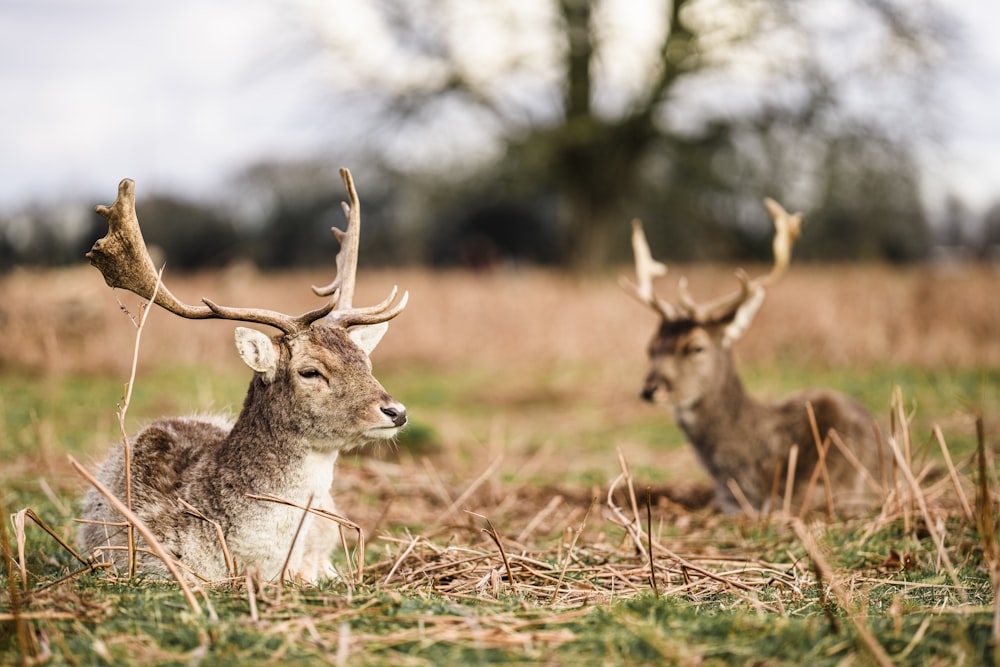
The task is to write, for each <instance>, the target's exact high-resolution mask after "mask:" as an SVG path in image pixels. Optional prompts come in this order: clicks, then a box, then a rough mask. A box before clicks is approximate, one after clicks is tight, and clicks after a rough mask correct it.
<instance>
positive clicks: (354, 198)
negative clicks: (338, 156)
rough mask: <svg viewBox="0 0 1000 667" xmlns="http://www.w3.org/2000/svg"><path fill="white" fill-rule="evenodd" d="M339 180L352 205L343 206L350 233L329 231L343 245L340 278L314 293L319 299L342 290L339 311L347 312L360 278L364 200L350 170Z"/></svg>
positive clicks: (343, 171) (338, 256)
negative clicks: (359, 261) (358, 277)
mask: <svg viewBox="0 0 1000 667" xmlns="http://www.w3.org/2000/svg"><path fill="white" fill-rule="evenodd" d="M340 177H341V178H342V179H343V181H344V187H345V188H346V189H347V196H348V197H349V198H350V200H351V203H350V204H348V203H347V202H341V203H340V205H341V206H342V207H343V209H344V216H345V217H346V218H347V230H346V231H341V230H340V229H337V228H336V227H331V228H330V231H331V232H333V236H334V238H336V239H337V242H338V243H340V250H339V251H338V252H337V260H336V263H337V276H336V277H335V278H334V279H333V282H331V283H330V284H329V285H327V286H326V287H316V286H315V285H313V288H312V289H313V292H315V293H316V294H318V295H319V296H329V295H331V294H333V293H334V292H335V291H336V290H337V289H339V290H340V297H339V299H338V301H337V305H338V307H339V308H344V309H346V308H350V307H351V304H352V303H353V301H354V285H355V283H356V280H357V274H358V252H359V249H360V247H361V200H360V199H359V198H358V191H357V189H355V187H354V177H353V176H351V171H350V169H346V168H342V169H341V170H340Z"/></svg>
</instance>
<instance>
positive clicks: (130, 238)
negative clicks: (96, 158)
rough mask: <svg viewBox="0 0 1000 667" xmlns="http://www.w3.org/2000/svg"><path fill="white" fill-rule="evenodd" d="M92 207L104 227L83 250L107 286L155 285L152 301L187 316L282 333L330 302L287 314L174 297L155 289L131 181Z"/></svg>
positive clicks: (140, 289) (139, 289)
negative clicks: (111, 198) (102, 203)
mask: <svg viewBox="0 0 1000 667" xmlns="http://www.w3.org/2000/svg"><path fill="white" fill-rule="evenodd" d="M95 210H96V211H97V213H98V214H99V215H100V216H101V217H103V218H104V219H105V220H107V221H108V233H107V235H105V236H104V237H103V238H100V239H98V240H97V241H96V242H95V243H94V245H93V247H92V248H91V249H90V252H88V253H87V258H88V259H89V260H90V263H91V264H93V265H94V266H95V267H96V268H97V269H98V270H99V271H100V272H101V275H103V276H104V281H105V282H106V283H107V284H108V285H109V286H111V287H114V288H121V289H125V290H128V291H130V292H133V293H134V294H137V295H139V296H141V297H142V298H144V299H149V298H150V297H152V296H153V293H154V291H155V294H156V296H155V299H154V303H156V304H157V305H158V306H160V307H161V308H164V309H165V310H168V311H170V312H171V313H174V314H175V315H180V316H181V317H184V318H187V319H193V320H204V319H225V320H238V321H240V322H250V323H254V324H266V325H268V326H272V327H275V328H276V329H279V330H281V331H282V332H284V333H286V334H288V333H295V332H296V331H301V330H302V329H304V328H306V327H308V326H309V324H310V323H311V322H313V321H315V320H317V319H319V318H320V317H323V316H324V315H326V313H328V312H330V310H332V308H333V304H332V303H331V304H327V306H325V307H324V308H320V309H319V310H318V311H313V312H312V313H306V314H305V315H301V316H299V317H297V318H293V317H289V316H288V315H284V314H282V313H277V312H274V311H272V310H263V309H254V308H226V307H224V306H219V305H217V304H215V303H213V302H211V301H209V300H208V299H202V301H204V302H205V305H204V306H191V305H188V304H186V303H184V302H182V301H180V300H179V299H178V298H177V297H175V296H174V295H173V294H172V293H171V292H170V290H169V289H167V287H166V285H163V284H162V283H161V284H160V288H159V289H155V287H156V283H157V280H158V276H157V272H156V269H155V268H154V266H153V260H152V259H151V258H150V256H149V251H148V250H147V248H146V242H145V241H144V240H143V238H142V231H141V230H140V229H139V218H138V217H137V216H136V213H135V182H134V181H132V180H131V179H128V178H126V179H123V180H122V181H121V183H119V184H118V197H117V198H116V199H115V201H114V203H113V204H112V205H111V206H98V207H97V208H96V209H95ZM310 318H311V319H310Z"/></svg>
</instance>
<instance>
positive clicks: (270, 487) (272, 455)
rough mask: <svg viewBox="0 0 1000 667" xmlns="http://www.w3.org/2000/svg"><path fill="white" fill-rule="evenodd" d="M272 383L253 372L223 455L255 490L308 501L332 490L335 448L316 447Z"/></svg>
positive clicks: (288, 498) (253, 491)
mask: <svg viewBox="0 0 1000 667" xmlns="http://www.w3.org/2000/svg"><path fill="white" fill-rule="evenodd" d="M276 393H277V389H276V387H275V385H274V384H265V383H264V382H263V380H262V379H261V378H260V376H259V374H254V378H253V380H251V381H250V387H249V389H248V390H247V395H246V398H245V399H244V401H243V408H242V410H241V411H240V415H239V417H238V418H237V420H236V423H235V424H234V425H233V428H232V430H231V431H230V433H229V436H228V437H227V438H226V441H225V442H224V443H223V445H222V447H223V449H224V450H225V458H224V460H226V461H227V462H228V463H229V464H230V465H231V467H232V468H233V469H234V470H235V471H236V472H237V474H238V475H239V476H240V478H241V479H242V480H243V483H244V484H245V485H246V486H247V487H249V489H250V492H251V493H271V494H274V495H278V496H281V497H284V498H286V499H287V500H295V501H298V502H305V501H307V500H308V499H309V497H310V496H319V495H320V494H326V493H328V492H329V489H330V485H331V484H332V482H333V466H334V463H336V461H337V453H338V452H337V450H332V451H329V450H328V451H322V452H321V451H317V448H316V447H315V446H314V443H313V442H311V440H310V439H309V438H308V437H306V436H305V435H304V434H303V433H302V432H301V429H300V428H297V427H296V425H295V422H294V420H293V414H292V406H291V405H290V404H288V402H287V401H281V400H280V397H278V396H276V395H275V394H276Z"/></svg>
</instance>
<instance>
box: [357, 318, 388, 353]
mask: <svg viewBox="0 0 1000 667" xmlns="http://www.w3.org/2000/svg"><path fill="white" fill-rule="evenodd" d="M388 330H389V322H379V323H378V324H363V325H361V326H356V327H351V328H350V329H348V330H347V335H348V336H350V337H351V340H353V341H354V344H355V345H357V346H358V347H360V348H361V349H362V350H364V351H365V354H367V355H369V356H371V353H372V351H373V350H374V349H375V346H376V345H378V343H379V341H380V340H382V336H384V335H385V332H386V331H388Z"/></svg>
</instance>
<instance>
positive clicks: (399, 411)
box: [380, 404, 406, 426]
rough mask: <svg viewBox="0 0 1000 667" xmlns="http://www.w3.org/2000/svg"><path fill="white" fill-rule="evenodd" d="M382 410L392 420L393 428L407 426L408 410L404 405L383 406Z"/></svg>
mask: <svg viewBox="0 0 1000 667" xmlns="http://www.w3.org/2000/svg"><path fill="white" fill-rule="evenodd" d="M380 410H382V414H384V415H385V416H386V417H388V418H389V419H391V420H392V423H393V426H403V425H404V424H406V408H404V407H403V406H402V405H398V404H397V405H391V406H383V407H382V408H380Z"/></svg>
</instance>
